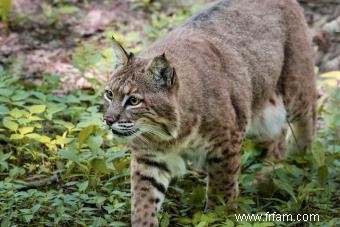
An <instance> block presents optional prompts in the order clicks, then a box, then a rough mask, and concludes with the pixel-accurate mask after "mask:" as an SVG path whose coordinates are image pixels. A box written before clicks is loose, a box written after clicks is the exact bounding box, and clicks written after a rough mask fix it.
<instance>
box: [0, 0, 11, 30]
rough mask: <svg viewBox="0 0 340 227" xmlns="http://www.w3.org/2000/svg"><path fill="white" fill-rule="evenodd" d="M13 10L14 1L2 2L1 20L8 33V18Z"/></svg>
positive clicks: (0, 2)
mask: <svg viewBox="0 0 340 227" xmlns="http://www.w3.org/2000/svg"><path fill="white" fill-rule="evenodd" d="M11 8H12V0H1V1H0V19H1V20H2V21H3V23H4V29H5V32H7V31H8V16H9V13H10V11H11Z"/></svg>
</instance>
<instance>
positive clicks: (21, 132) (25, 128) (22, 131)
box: [19, 127, 34, 135]
mask: <svg viewBox="0 0 340 227" xmlns="http://www.w3.org/2000/svg"><path fill="white" fill-rule="evenodd" d="M33 130H34V128H33V127H24V128H19V132H20V134H23V135H25V134H27V133H31V132H33Z"/></svg>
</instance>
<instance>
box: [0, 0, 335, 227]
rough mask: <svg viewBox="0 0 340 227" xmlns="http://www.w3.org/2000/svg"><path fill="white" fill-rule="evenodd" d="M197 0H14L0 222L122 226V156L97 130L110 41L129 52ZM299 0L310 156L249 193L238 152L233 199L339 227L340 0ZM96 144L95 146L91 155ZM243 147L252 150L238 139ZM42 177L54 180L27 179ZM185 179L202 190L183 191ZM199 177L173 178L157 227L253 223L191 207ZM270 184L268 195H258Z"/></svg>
mask: <svg viewBox="0 0 340 227" xmlns="http://www.w3.org/2000/svg"><path fill="white" fill-rule="evenodd" d="M204 2H207V1H204V0H201V1H193V0H188V1H180V0H177V1H165V0H162V1H152V0H112V1H111V0H99V1H91V0H88V1H81V0H13V6H12V10H11V13H10V17H9V24H8V30H7V29H6V26H5V24H4V23H3V22H0V75H1V77H0V121H1V122H2V123H0V133H2V134H3V135H0V193H3V195H5V196H3V197H1V198H0V220H2V222H1V223H2V224H8V225H10V223H12V224H17V225H18V226H26V225H40V226H42V225H48V226H53V225H54V226H58V225H63V226H69V225H73V224H74V225H83V226H85V225H93V226H106V225H111V226H125V225H128V224H126V223H127V222H128V220H129V183H128V182H129V180H128V171H127V169H128V163H129V155H128V153H127V151H126V150H125V148H124V147H123V146H120V145H116V144H114V145H112V144H110V142H109V141H110V140H109V139H110V137H109V136H107V135H106V133H105V131H104V130H103V129H101V128H100V126H98V125H100V124H101V122H99V123H98V121H99V120H98V119H100V115H101V114H100V109H101V103H100V95H101V93H100V92H101V90H100V89H101V88H100V87H101V86H100V85H102V84H104V83H105V81H106V80H107V79H108V77H109V75H110V70H111V69H112V65H113V61H114V59H113V56H112V53H111V37H112V35H114V36H115V37H116V39H118V40H119V41H120V42H121V43H123V45H124V46H125V47H126V48H127V49H129V50H130V51H132V52H135V53H138V52H139V51H140V50H141V49H142V48H144V47H146V46H148V45H149V44H151V43H152V42H154V41H155V40H156V39H157V38H159V37H161V36H162V35H164V34H165V33H166V32H168V31H170V30H171V29H173V28H174V27H175V26H176V25H178V24H180V23H181V22H182V21H183V20H185V19H186V18H187V17H189V16H190V15H191V14H192V13H194V12H196V11H197V10H198V9H200V8H201V7H202V6H203V3H204ZM299 2H300V3H301V4H302V6H303V8H304V9H305V15H306V19H307V21H308V23H309V25H310V27H311V34H313V36H314V37H315V38H314V43H315V50H316V70H317V71H318V78H319V80H318V88H319V91H320V100H319V107H320V108H319V113H320V117H319V132H318V136H317V139H316V140H315V144H314V147H315V149H314V150H313V152H312V153H313V157H310V158H308V157H300V156H296V157H292V158H291V159H290V160H289V161H287V162H286V163H283V164H282V166H283V167H281V168H278V169H276V170H275V171H274V172H273V180H272V184H273V186H271V188H269V189H268V188H267V189H261V188H260V189H258V190H257V189H253V187H251V185H249V183H248V182H250V181H251V180H252V179H253V177H254V172H255V171H256V170H258V169H259V168H260V167H261V166H260V164H258V163H256V160H257V156H256V155H253V154H250V152H249V153H248V152H246V153H245V155H244V157H243V165H244V166H247V167H244V168H245V169H244V174H243V175H242V176H241V179H240V182H241V191H243V193H244V194H243V195H242V196H241V197H240V201H239V203H240V204H241V208H242V211H244V212H248V213H251V212H264V211H272V212H274V211H276V212H281V213H285V212H287V213H288V212H291V213H298V212H306V213H312V212H314V213H316V212H320V215H321V216H322V218H323V220H322V222H320V226H321V225H324V226H336V223H339V220H338V219H336V218H337V217H339V216H340V215H339V212H340V209H339V207H340V205H339V204H340V201H339V198H340V194H339V187H340V179H339V177H338V176H340V163H339V158H340V157H339V152H340V151H339V150H340V141H339V130H340V116H339V107H340V106H339V105H340V103H339V98H340V92H339V86H340V2H339V0H300V1H299ZM193 3H194V4H193ZM6 30H7V31H6ZM13 78H14V79H13ZM93 88H96V89H98V90H97V91H96V89H93ZM92 107H95V108H92ZM33 117H36V118H34V119H33ZM39 119H40V120H39ZM39 122H42V123H41V124H40V123H39ZM93 122H95V123H93ZM13 123H14V124H13ZM96 123H98V124H97V125H96ZM19 132H20V133H19ZM96 135H99V136H96ZM94 147H97V148H98V149H97V150H99V151H100V152H97V153H95V154H94V153H93V152H94V150H95V149H94ZM99 148H100V149H99ZM245 150H248V151H251V150H253V148H252V146H251V145H250V144H248V143H246V144H245ZM74 153H76V155H74ZM253 153H255V154H256V152H253ZM8 154H9V155H8ZM88 160H91V161H90V162H88ZM112 163H113V164H112ZM295 165H296V166H297V167H295ZM41 176H42V178H43V179H44V180H46V179H52V181H53V182H48V181H47V183H46V182H45V181H43V182H45V183H46V185H47V186H46V185H39V186H37V187H36V186H34V185H33V186H32V185H30V186H29V187H26V186H25V185H26V184H25V182H27V181H29V182H30V181H32V182H36V181H37V180H36V178H37V177H38V178H39V179H40V177H41ZM46 176H47V177H50V176H52V178H46ZM293 176H294V177H295V178H294V177H293ZM56 179H58V180H56ZM192 181H193V182H195V183H197V184H198V186H199V187H198V186H196V185H195V186H194V187H192V184H191V183H190V182H192ZM204 182H205V180H204V179H201V178H199V177H197V176H196V175H190V176H189V177H188V178H187V179H186V180H178V181H176V184H175V186H173V187H171V188H170V190H169V194H170V197H169V198H170V199H169V200H168V201H166V203H165V209H164V210H166V211H168V213H166V212H163V213H162V214H161V215H160V219H161V223H162V226H168V225H169V219H170V220H172V221H171V222H170V226H174V225H175V224H174V221H173V220H176V223H181V224H178V225H179V226H198V225H200V226H208V225H209V226H233V225H234V224H235V225H243V226H251V225H252V224H254V223H252V222H249V223H248V222H237V221H235V220H234V219H233V218H232V217H231V216H232V215H229V216H228V217H223V218H221V212H222V213H223V212H229V214H231V213H230V211H226V210H228V209H227V208H225V206H222V207H220V208H218V209H216V210H215V211H214V212H212V213H208V214H204V213H201V212H199V211H200V210H202V207H203V206H202V202H201V201H202V200H204V191H203V187H202V185H203V183H204ZM50 183H53V184H55V185H53V184H52V185H49V184H50ZM31 188H33V189H31ZM268 190H269V192H270V196H268V197H265V196H264V195H263V194H265V193H268ZM189 192H190V193H189ZM77 193H78V194H77ZM186 193H189V195H188V196H185V195H183V194H186ZM253 198H255V199H253ZM174 201H177V202H174ZM178 201H180V202H178ZM43 208H44V209H46V210H47V211H46V210H43ZM49 209H52V210H49ZM52 211H53V212H52ZM49 213H53V214H49ZM44 215H45V216H46V217H44ZM222 216H223V215H222ZM248 224H249V225H248ZM283 224H284V223H282V222H274V224H273V223H262V226H272V225H283ZM305 224H306V223H305ZM313 224H314V225H318V224H317V223H312V225H313ZM176 225H177V224H176ZM291 225H304V224H303V223H300V222H292V223H291ZM306 225H307V224H306ZM1 226H2V225H1Z"/></svg>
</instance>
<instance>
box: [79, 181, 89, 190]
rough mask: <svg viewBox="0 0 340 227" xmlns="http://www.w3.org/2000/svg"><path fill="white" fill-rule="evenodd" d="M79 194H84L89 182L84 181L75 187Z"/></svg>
mask: <svg viewBox="0 0 340 227" xmlns="http://www.w3.org/2000/svg"><path fill="white" fill-rule="evenodd" d="M77 186H78V189H79V191H80V192H84V191H85V190H86V189H87V187H88V186H89V181H84V182H83V183H81V184H79V185H77Z"/></svg>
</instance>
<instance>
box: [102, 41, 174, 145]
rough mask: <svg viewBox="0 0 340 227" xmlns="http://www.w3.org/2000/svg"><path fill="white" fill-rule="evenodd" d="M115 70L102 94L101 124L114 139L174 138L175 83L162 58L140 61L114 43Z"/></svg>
mask: <svg viewBox="0 0 340 227" xmlns="http://www.w3.org/2000/svg"><path fill="white" fill-rule="evenodd" d="M114 51H115V55H116V62H117V64H116V69H115V72H114V73H113V75H112V78H111V79H110V81H109V82H108V84H107V87H106V91H105V93H104V111H105V112H104V123H105V124H106V125H107V126H108V127H109V128H110V129H111V131H112V133H113V135H114V136H115V137H116V138H117V139H134V138H140V139H141V140H143V139H144V140H145V138H147V137H150V136H152V137H158V138H159V139H162V140H170V139H172V138H174V137H175V136H176V132H177V130H176V129H177V127H178V110H177V104H176V100H177V99H176V96H177V90H178V82H177V79H176V72H175V69H174V68H173V67H172V66H171V64H170V62H169V61H168V59H167V58H166V56H165V54H161V55H159V56H155V57H154V58H152V59H142V58H138V57H135V56H133V54H128V53H127V52H126V51H125V50H124V48H123V47H122V46H121V45H120V44H119V43H118V42H116V41H115V40H114Z"/></svg>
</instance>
